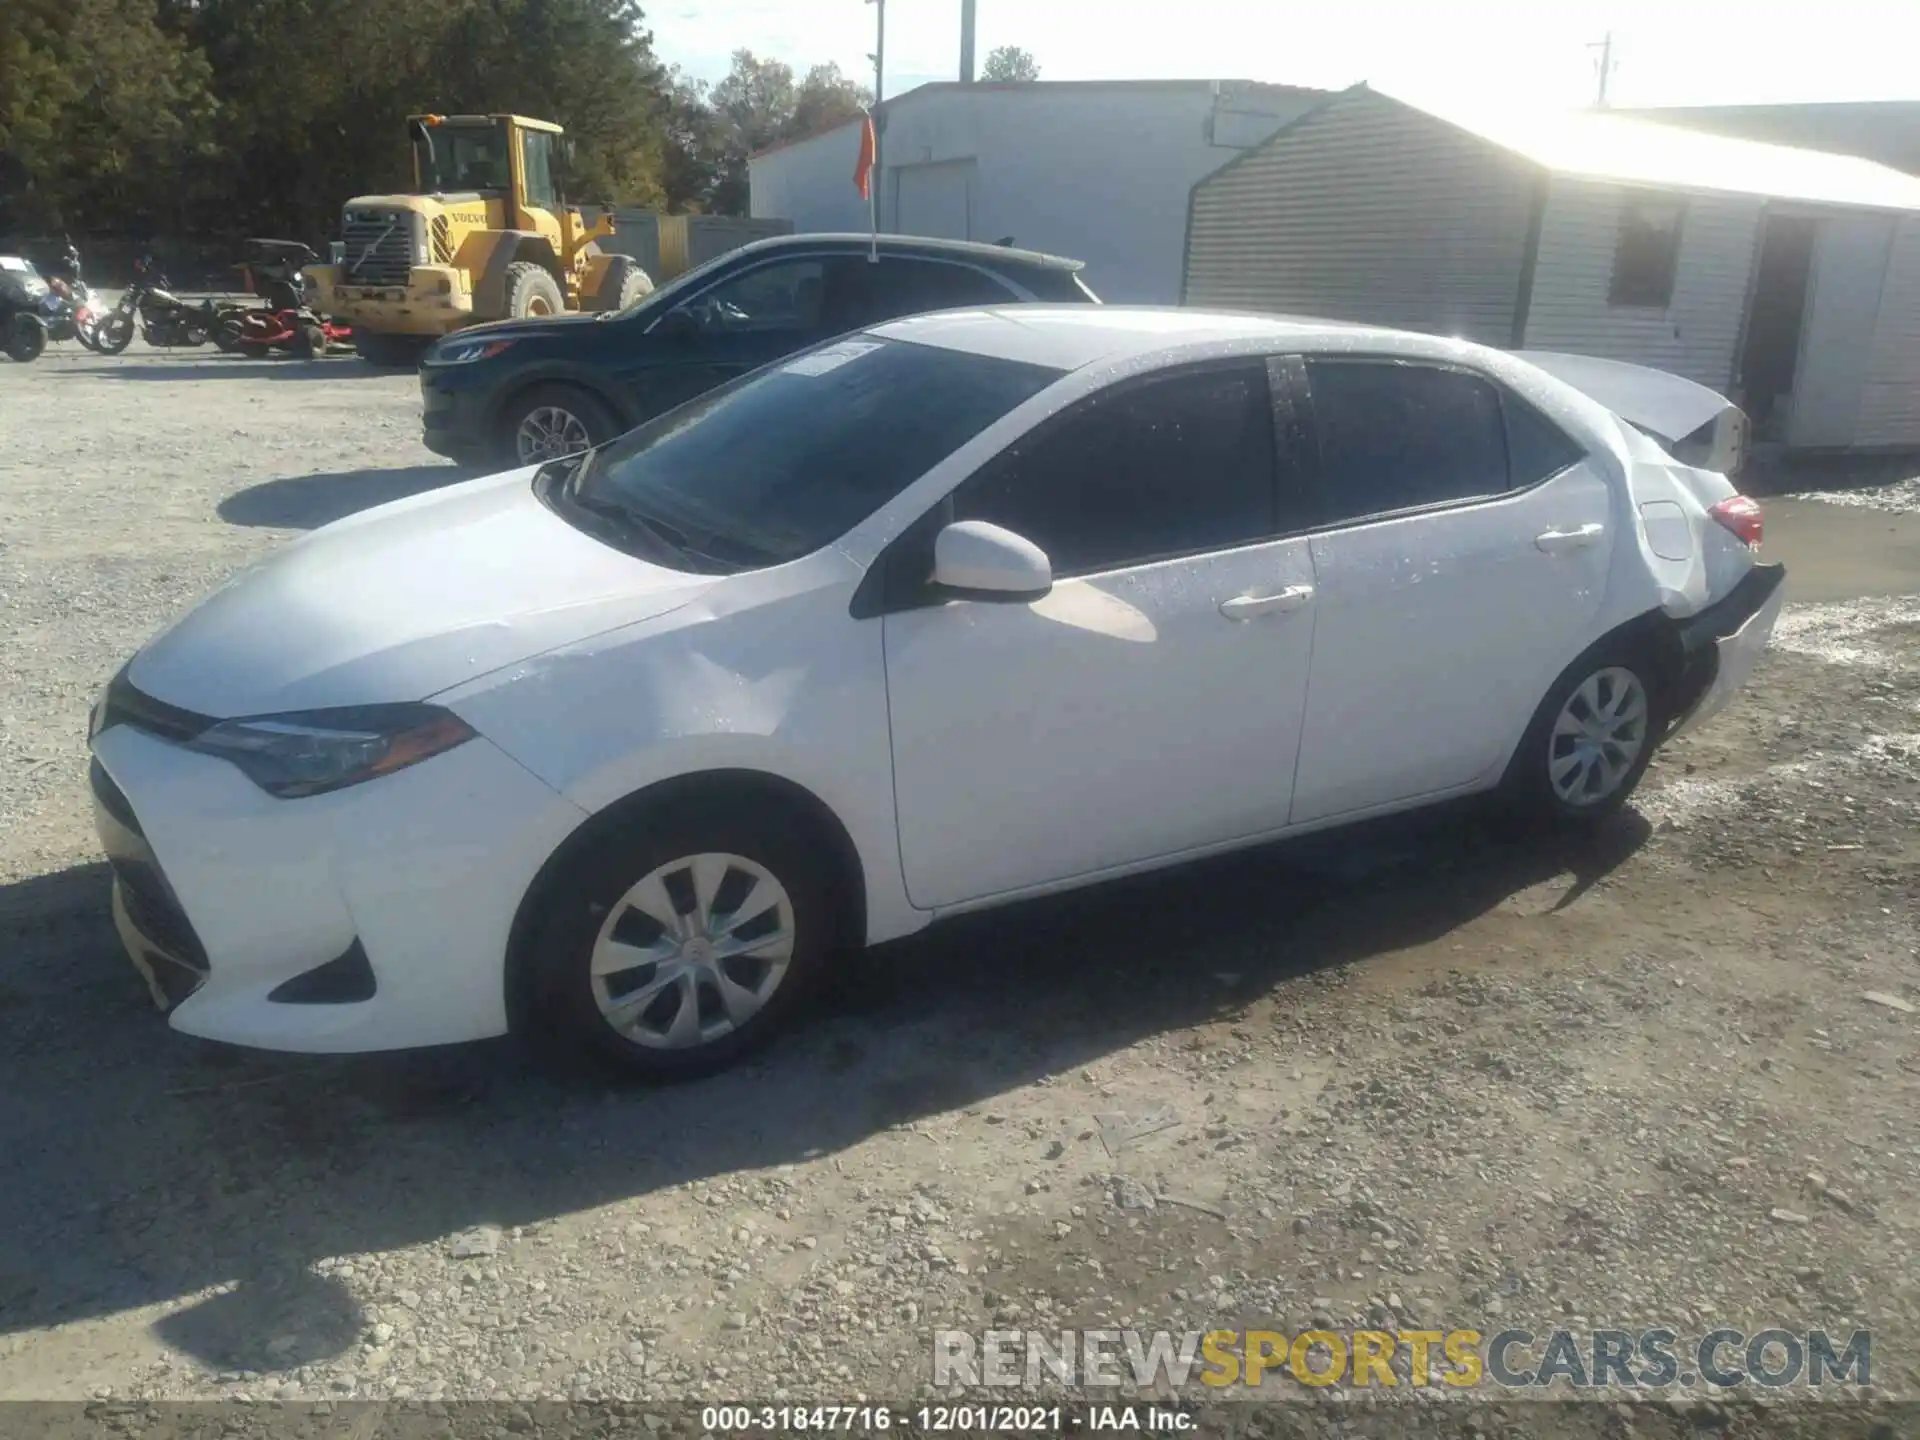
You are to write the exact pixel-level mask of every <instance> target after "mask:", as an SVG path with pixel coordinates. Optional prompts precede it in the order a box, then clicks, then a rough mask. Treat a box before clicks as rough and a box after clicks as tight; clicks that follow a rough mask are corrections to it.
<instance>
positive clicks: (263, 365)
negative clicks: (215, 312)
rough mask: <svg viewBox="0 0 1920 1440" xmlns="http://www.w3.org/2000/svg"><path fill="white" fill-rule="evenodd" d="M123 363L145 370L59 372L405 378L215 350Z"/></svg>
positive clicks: (144, 356) (347, 365) (336, 358)
mask: <svg viewBox="0 0 1920 1440" xmlns="http://www.w3.org/2000/svg"><path fill="white" fill-rule="evenodd" d="M122 354H123V356H124V358H126V359H128V360H144V361H148V362H157V363H149V364H144V365H109V364H95V365H90V366H88V367H87V368H86V369H79V368H77V367H76V368H72V369H68V370H65V371H63V372H62V373H64V374H68V375H94V376H99V377H100V378H102V379H106V380H175V381H177V380H377V379H379V378H381V377H383V376H386V377H392V376H394V375H398V374H405V373H407V372H406V371H404V370H393V369H383V368H382V367H380V366H377V365H368V364H366V363H364V362H363V361H361V360H360V359H358V358H357V357H356V356H353V355H329V356H327V357H326V358H325V359H314V360H302V359H300V358H299V357H298V356H297V355H291V354H280V353H278V352H276V353H275V354H273V355H269V356H265V357H262V358H259V359H254V358H252V357H250V356H246V355H223V354H221V353H220V352H219V351H217V350H216V351H213V352H212V353H208V352H206V351H190V352H188V354H186V355H179V356H176V355H173V354H171V353H169V352H168V351H165V350H146V351H141V352H138V353H136V352H134V351H131V350H129V351H124V352H122Z"/></svg>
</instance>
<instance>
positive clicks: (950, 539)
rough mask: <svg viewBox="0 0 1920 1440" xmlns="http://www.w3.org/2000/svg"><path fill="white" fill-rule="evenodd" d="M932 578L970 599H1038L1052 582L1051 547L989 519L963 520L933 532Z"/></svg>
mask: <svg viewBox="0 0 1920 1440" xmlns="http://www.w3.org/2000/svg"><path fill="white" fill-rule="evenodd" d="M930 578H931V580H932V583H933V584H935V585H938V586H939V587H940V588H941V589H942V590H946V591H949V592H952V593H953V594H954V595H956V596H958V597H960V598H964V599H969V600H1038V599H1039V598H1040V597H1041V596H1042V595H1045V594H1046V593H1047V592H1048V591H1049V590H1051V589H1052V588H1053V566H1052V564H1051V562H1049V561H1048V559H1047V552H1046V551H1044V550H1042V549H1041V548H1040V547H1039V546H1038V545H1036V544H1034V543H1033V542H1032V541H1031V540H1029V539H1027V538H1026V537H1025V536H1023V535H1016V534H1014V533H1013V532H1012V531H1011V530H1006V529H1003V528H1002V527H1000V526H998V525H992V524H989V523H988V522H987V521H985V520H960V521H956V522H955V523H953V524H951V525H948V526H947V527H945V528H944V529H943V530H941V531H940V533H939V534H938V535H936V536H934V537H933V575H932V576H931V577H930Z"/></svg>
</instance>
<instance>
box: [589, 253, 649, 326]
mask: <svg viewBox="0 0 1920 1440" xmlns="http://www.w3.org/2000/svg"><path fill="white" fill-rule="evenodd" d="M652 293H653V280H652V277H650V276H649V275H648V274H647V272H646V271H644V270H642V269H641V268H640V262H639V261H638V260H635V259H634V258H633V257H632V256H631V255H616V256H614V257H613V263H612V264H610V265H608V266H607V272H606V274H604V275H602V276H601V277H600V288H599V289H598V290H596V291H595V292H594V294H593V298H592V299H591V300H590V301H588V302H587V309H589V310H594V311H601V312H606V311H612V310H624V309H626V308H627V307H628V306H629V305H632V304H635V303H637V302H638V301H640V300H642V299H644V298H645V297H647V296H648V295H651V294H652Z"/></svg>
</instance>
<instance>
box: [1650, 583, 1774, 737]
mask: <svg viewBox="0 0 1920 1440" xmlns="http://www.w3.org/2000/svg"><path fill="white" fill-rule="evenodd" d="M1786 578H1787V567H1786V566H1784V565H1755V566H1754V567H1753V568H1752V569H1751V570H1749V571H1748V572H1747V573H1746V575H1745V576H1744V577H1743V578H1742V579H1741V581H1740V583H1739V584H1737V585H1735V586H1734V587H1733V589H1732V590H1731V591H1729V592H1728V593H1727V595H1726V596H1725V598H1723V599H1721V600H1719V601H1718V602H1716V603H1715V604H1712V605H1709V606H1708V607H1707V608H1706V609H1705V610H1702V611H1701V612H1700V613H1699V614H1698V615H1693V616H1690V617H1688V618H1687V619H1685V620H1682V621H1680V622H1679V624H1678V626H1677V627H1676V628H1677V631H1678V635H1679V640H1680V653H1681V682H1680V694H1681V697H1682V704H1681V708H1680V711H1679V713H1678V714H1677V715H1676V717H1675V719H1674V722H1673V724H1672V726H1671V727H1670V728H1669V729H1668V731H1667V734H1668V737H1669V738H1671V737H1672V736H1674V735H1678V734H1679V733H1680V732H1681V731H1682V730H1685V729H1687V728H1689V727H1691V726H1694V725H1698V724H1700V723H1701V722H1702V721H1706V720H1711V719H1712V718H1713V717H1714V716H1715V715H1717V714H1719V713H1720V711H1721V710H1723V709H1724V708H1725V707H1726V704H1727V702H1728V701H1729V700H1731V699H1732V698H1733V697H1734V695H1735V693H1736V692H1737V691H1738V690H1739V689H1740V687H1741V686H1743V685H1745V684H1746V683H1747V677H1748V676H1749V675H1751V674H1752V673H1753V667H1754V666H1755V665H1756V664H1757V663H1758V662H1759V659H1760V655H1761V653H1762V652H1763V651H1764V650H1765V649H1766V648H1767V641H1768V640H1769V639H1770V638H1771V637H1772V635H1773V626H1774V622H1775V621H1776V620H1778V619H1779V618H1780V607H1781V606H1782V605H1783V604H1785V602H1786V593H1787V592H1786V587H1785V581H1786Z"/></svg>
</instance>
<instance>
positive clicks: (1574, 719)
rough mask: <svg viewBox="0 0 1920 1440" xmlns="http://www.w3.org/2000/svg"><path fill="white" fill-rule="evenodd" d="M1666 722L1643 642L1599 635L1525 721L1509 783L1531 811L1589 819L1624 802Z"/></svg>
mask: <svg viewBox="0 0 1920 1440" xmlns="http://www.w3.org/2000/svg"><path fill="white" fill-rule="evenodd" d="M1665 728H1666V697H1665V694H1664V691H1663V687H1662V685H1661V684H1660V679H1659V671H1658V669H1657V667H1656V666H1655V665H1654V663H1653V659H1652V654H1651V651H1650V649H1649V648H1648V647H1646V646H1644V645H1639V644H1635V643H1633V642H1632V641H1629V640H1612V641H1608V642H1603V643H1602V644H1601V645H1599V646H1596V647H1595V648H1594V649H1592V650H1590V651H1588V652H1587V654H1585V655H1583V656H1582V657H1581V658H1580V659H1579V660H1577V661H1575V662H1574V663H1573V664H1572V665H1570V666H1568V667H1567V669H1566V670H1564V671H1563V672H1561V675H1560V678H1559V679H1558V680H1556V681H1555V682H1554V684H1553V686H1552V688H1551V689H1549V690H1548V692H1547V695H1546V698H1545V699H1543V700H1542V701H1541V702H1540V708H1539V709H1538V710H1537V711H1535V712H1534V717H1533V721H1532V723H1531V724H1530V725H1529V726H1528V727H1527V734H1526V738H1525V739H1523V740H1522V741H1521V742H1520V748H1519V750H1518V751H1516V752H1515V754H1514V757H1513V762H1512V765H1511V766H1510V767H1509V769H1508V772H1507V780H1506V790H1507V793H1508V796H1509V798H1510V799H1511V800H1512V801H1513V802H1514V803H1515V806H1516V808H1517V809H1518V810H1519V811H1520V812H1521V813H1522V814H1524V815H1526V816H1528V817H1529V818H1534V819H1539V820H1546V821H1551V822H1560V823H1571V824H1576V825H1577V824H1590V823H1593V822H1595V821H1599V820H1602V819H1605V818H1606V817H1608V816H1610V815H1612V814H1613V813H1614V812H1615V811H1617V810H1619V809H1620V807H1621V806H1622V805H1624V804H1626V802H1627V799H1628V797H1629V796H1631V795H1632V794H1633V792H1634V790H1635V788H1636V787H1637V786H1638V785H1639V784H1640V779H1641V777H1642V776H1643V775H1645V774H1646V771H1647V766H1648V764H1649V763H1650V762H1651V761H1652V759H1653V752H1654V749H1655V748H1656V746H1657V745H1658V743H1659V739H1660V736H1661V734H1662V733H1663V732H1664V730H1665Z"/></svg>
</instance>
